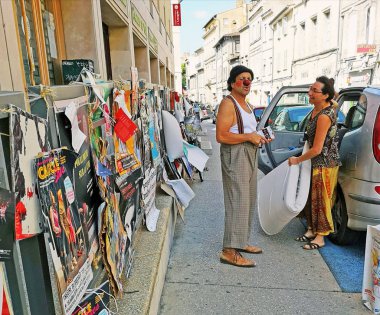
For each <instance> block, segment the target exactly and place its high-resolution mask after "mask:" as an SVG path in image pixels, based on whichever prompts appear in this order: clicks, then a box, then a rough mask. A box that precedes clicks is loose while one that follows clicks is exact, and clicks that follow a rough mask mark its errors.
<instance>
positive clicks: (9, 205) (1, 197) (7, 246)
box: [0, 188, 15, 261]
mask: <svg viewBox="0 0 380 315" xmlns="http://www.w3.org/2000/svg"><path fill="white" fill-rule="evenodd" d="M14 224H15V204H14V193H12V192H10V191H8V190H6V189H3V188H0V261H4V260H9V259H12V250H13V242H14V226H15V225H14Z"/></svg>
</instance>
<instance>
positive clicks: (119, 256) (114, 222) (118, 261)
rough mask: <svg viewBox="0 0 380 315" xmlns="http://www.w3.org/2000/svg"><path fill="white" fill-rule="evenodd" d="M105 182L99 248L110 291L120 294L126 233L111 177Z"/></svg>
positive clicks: (121, 290)
mask: <svg viewBox="0 0 380 315" xmlns="http://www.w3.org/2000/svg"><path fill="white" fill-rule="evenodd" d="M106 184H107V198H106V199H107V205H106V207H105V210H104V212H103V220H102V224H103V226H102V229H101V235H102V237H101V241H102V246H101V249H102V253H103V261H104V263H105V267H106V269H107V272H108V277H109V281H110V285H111V289H112V292H113V293H114V295H116V296H121V294H122V292H123V286H122V282H121V277H122V273H123V270H124V266H125V253H126V248H127V234H126V232H125V231H124V227H123V224H122V221H121V217H120V212H119V204H118V200H117V197H116V194H115V192H114V181H113V179H111V177H107V178H106Z"/></svg>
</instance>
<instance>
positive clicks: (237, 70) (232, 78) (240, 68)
mask: <svg viewBox="0 0 380 315" xmlns="http://www.w3.org/2000/svg"><path fill="white" fill-rule="evenodd" d="M243 72H248V73H250V74H251V77H252V79H253V72H252V70H251V69H249V68H247V67H245V66H241V65H239V66H235V67H233V68H232V69H231V71H230V77H229V78H228V80H227V90H228V91H230V92H231V91H232V86H231V84H232V83H234V82H235V80H236V77H237V76H238V75H239V74H240V73H243Z"/></svg>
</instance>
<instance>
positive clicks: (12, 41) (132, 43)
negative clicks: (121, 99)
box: [0, 0, 174, 91]
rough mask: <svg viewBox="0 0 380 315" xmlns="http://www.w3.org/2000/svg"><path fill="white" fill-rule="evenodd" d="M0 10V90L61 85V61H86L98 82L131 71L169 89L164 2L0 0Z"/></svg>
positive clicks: (170, 65) (170, 56)
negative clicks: (89, 63) (132, 68)
mask: <svg viewBox="0 0 380 315" xmlns="http://www.w3.org/2000/svg"><path fill="white" fill-rule="evenodd" d="M0 11H1V12H0V13H1V14H0V23H1V25H3V27H2V30H1V32H0V43H1V44H0V65H1V72H2V75H1V77H0V90H13V91H16V90H21V91H23V90H25V89H26V87H28V86H32V85H39V84H43V85H57V84H62V83H63V77H62V60H67V59H69V60H71V59H90V60H92V61H93V62H94V71H95V72H96V73H99V74H100V76H101V78H103V79H119V78H123V79H130V78H131V66H134V67H137V68H138V73H139V78H141V79H145V80H146V81H147V82H151V83H155V84H160V85H164V86H168V87H171V88H173V87H174V59H173V36H172V22H171V16H172V15H171V3H170V0H164V1H158V0H149V1H140V0H132V1H128V0H91V1H76V0H15V1H9V0H1V1H0ZM25 25H27V26H28V27H24V26H25Z"/></svg>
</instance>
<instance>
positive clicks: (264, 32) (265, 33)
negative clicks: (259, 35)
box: [263, 25, 267, 43]
mask: <svg viewBox="0 0 380 315" xmlns="http://www.w3.org/2000/svg"><path fill="white" fill-rule="evenodd" d="M266 40H267V26H266V25H264V31H263V43H265V42H266Z"/></svg>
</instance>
